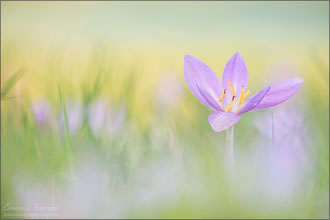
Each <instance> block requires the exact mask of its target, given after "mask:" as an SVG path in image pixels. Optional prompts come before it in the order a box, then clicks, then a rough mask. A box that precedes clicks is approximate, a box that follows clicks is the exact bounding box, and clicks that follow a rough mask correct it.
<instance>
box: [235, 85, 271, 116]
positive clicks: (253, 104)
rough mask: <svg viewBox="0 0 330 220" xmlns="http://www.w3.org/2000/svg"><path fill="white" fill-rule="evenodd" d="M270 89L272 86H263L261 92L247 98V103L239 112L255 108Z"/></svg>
mask: <svg viewBox="0 0 330 220" xmlns="http://www.w3.org/2000/svg"><path fill="white" fill-rule="evenodd" d="M269 90H270V86H267V87H265V88H263V89H262V90H261V91H260V92H258V93H257V94H255V95H254V96H252V97H251V98H250V99H248V100H247V103H246V104H245V105H244V107H243V108H241V110H239V111H238V112H237V114H243V113H245V112H249V111H251V110H252V109H254V108H255V107H256V106H257V105H258V104H259V103H260V102H261V101H262V100H263V98H264V97H265V96H266V94H267V93H268V92H269Z"/></svg>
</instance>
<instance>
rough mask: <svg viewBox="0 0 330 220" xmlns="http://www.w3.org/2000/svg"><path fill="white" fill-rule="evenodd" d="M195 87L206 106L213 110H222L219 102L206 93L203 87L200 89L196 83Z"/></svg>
mask: <svg viewBox="0 0 330 220" xmlns="http://www.w3.org/2000/svg"><path fill="white" fill-rule="evenodd" d="M196 86H197V89H198V91H199V94H201V96H202V97H203V98H204V100H205V101H206V102H207V104H208V105H207V106H208V107H209V108H211V109H213V110H214V111H223V110H222V108H221V107H220V105H219V103H218V102H217V101H216V100H215V99H214V98H213V97H212V96H211V95H210V94H209V93H207V92H206V91H205V90H204V89H202V88H201V87H200V86H199V84H196Z"/></svg>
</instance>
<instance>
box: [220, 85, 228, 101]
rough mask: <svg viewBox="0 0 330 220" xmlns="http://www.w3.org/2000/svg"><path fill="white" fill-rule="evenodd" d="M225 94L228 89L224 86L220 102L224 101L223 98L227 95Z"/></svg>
mask: <svg viewBox="0 0 330 220" xmlns="http://www.w3.org/2000/svg"><path fill="white" fill-rule="evenodd" d="M225 94H226V89H224V88H222V95H221V97H220V99H219V102H222V100H223V98H224V97H225Z"/></svg>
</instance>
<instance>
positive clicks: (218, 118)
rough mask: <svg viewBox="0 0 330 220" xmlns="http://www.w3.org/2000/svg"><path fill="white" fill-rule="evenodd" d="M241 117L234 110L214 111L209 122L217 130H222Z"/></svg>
mask: <svg viewBox="0 0 330 220" xmlns="http://www.w3.org/2000/svg"><path fill="white" fill-rule="evenodd" d="M240 118H241V116H240V115H238V114H235V113H233V112H214V113H212V114H210V115H209V123H210V125H211V127H212V128H213V130H214V131H215V132H220V131H223V130H225V129H227V128H229V127H231V126H233V125H234V124H236V123H237V122H238V121H239V119H240Z"/></svg>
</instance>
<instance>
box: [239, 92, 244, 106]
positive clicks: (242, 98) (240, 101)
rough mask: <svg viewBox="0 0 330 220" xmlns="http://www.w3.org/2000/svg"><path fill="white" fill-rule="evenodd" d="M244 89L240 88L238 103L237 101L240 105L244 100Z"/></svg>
mask: <svg viewBox="0 0 330 220" xmlns="http://www.w3.org/2000/svg"><path fill="white" fill-rule="evenodd" d="M244 91H245V89H242V90H241V95H240V96H239V99H238V103H239V104H240V105H242V104H243V102H244Z"/></svg>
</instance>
